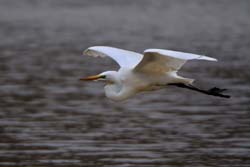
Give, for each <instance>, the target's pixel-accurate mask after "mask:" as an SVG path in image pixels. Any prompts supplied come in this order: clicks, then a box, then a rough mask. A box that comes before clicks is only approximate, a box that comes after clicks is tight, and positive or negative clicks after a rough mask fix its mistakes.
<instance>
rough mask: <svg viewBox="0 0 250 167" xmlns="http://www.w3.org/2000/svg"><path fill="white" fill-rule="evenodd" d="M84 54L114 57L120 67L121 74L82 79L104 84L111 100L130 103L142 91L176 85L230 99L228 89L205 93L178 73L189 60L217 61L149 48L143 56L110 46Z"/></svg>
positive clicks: (96, 47) (114, 73) (89, 50)
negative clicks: (226, 93) (127, 100)
mask: <svg viewBox="0 0 250 167" xmlns="http://www.w3.org/2000/svg"><path fill="white" fill-rule="evenodd" d="M83 53H84V55H89V56H94V57H110V58H112V59H113V60H114V61H116V63H118V64H119V66H120V69H119V70H118V71H105V72H102V73H100V74H98V75H94V76H89V77H86V78H81V79H80V80H83V81H104V82H105V83H106V85H105V87H104V89H105V94H106V96H107V97H108V98H110V99H112V100H115V101H122V100H126V99H128V98H130V97H132V96H133V95H135V94H137V93H139V92H142V91H153V90H158V89H162V88H165V87H166V86H176V87H180V88H187V89H191V90H194V91H198V92H201V93H204V94H207V95H213V96H218V97H223V98H229V97H230V96H229V95H224V94H222V92H224V91H225V90H226V89H220V88H217V87H214V88H211V89H209V90H203V89H200V88H197V87H195V86H194V85H193V81H194V79H190V78H184V77H181V76H179V75H178V74H177V72H178V70H179V69H180V68H181V67H182V66H183V65H184V64H185V63H186V61H188V60H196V59H197V60H208V61H217V60H216V59H215V58H212V57H208V56H203V55H197V54H192V53H184V52H178V51H172V50H164V49H147V50H145V51H144V52H143V54H140V53H136V52H133V51H128V50H124V49H118V48H114V47H108V46H92V47H89V48H87V49H86V50H85V51H84V52H83Z"/></svg>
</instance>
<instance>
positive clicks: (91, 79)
mask: <svg viewBox="0 0 250 167" xmlns="http://www.w3.org/2000/svg"><path fill="white" fill-rule="evenodd" d="M102 77H103V76H102V75H93V76H89V77H86V78H80V80H81V81H95V80H98V79H100V78H102Z"/></svg>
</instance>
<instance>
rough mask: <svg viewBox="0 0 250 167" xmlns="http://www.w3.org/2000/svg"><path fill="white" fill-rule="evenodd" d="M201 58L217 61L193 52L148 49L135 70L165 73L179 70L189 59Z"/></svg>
mask: <svg viewBox="0 0 250 167" xmlns="http://www.w3.org/2000/svg"><path fill="white" fill-rule="evenodd" d="M193 59H200V60H209V61H217V60H216V59H215V58H212V57H207V56H203V55H197V54H192V53H184V52H177V51H172V50H163V49H147V50H145V51H144V57H143V59H142V61H141V62H140V63H139V64H138V65H137V66H136V67H135V69H134V71H138V72H145V73H165V72H170V71H177V70H179V69H180V68H181V66H183V65H184V64H185V62H186V61H187V60H193Z"/></svg>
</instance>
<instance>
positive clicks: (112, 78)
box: [80, 71, 118, 84]
mask: <svg viewBox="0 0 250 167" xmlns="http://www.w3.org/2000/svg"><path fill="white" fill-rule="evenodd" d="M80 80H82V81H106V82H107V83H108V84H113V83H115V82H117V80H118V78H117V72H116V71H105V72H102V73H100V74H98V75H92V76H89V77H86V78H81V79H80Z"/></svg>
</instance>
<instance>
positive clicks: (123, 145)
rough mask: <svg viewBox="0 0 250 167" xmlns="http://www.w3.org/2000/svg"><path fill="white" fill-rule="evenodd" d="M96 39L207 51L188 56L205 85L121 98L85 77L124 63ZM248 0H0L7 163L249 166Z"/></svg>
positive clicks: (15, 166) (1, 117)
mask: <svg viewBox="0 0 250 167" xmlns="http://www.w3.org/2000/svg"><path fill="white" fill-rule="evenodd" d="M92 45H109V46H115V47H120V48H125V49H130V50H134V51H138V52H141V51H143V50H144V49H146V48H152V47H153V48H166V49H175V50H181V51H187V52H194V53H197V54H206V55H208V56H211V57H215V58H218V59H219V62H218V63H214V62H205V61H194V62H190V63H187V64H186V65H185V67H184V68H183V72H182V74H183V75H184V76H187V77H191V78H192V77H193V78H196V79H197V80H196V84H197V85H199V86H200V87H206V88H208V87H212V86H220V87H223V88H228V89H229V92H228V93H229V94H231V95H232V98H231V99H221V98H216V97H210V96H206V95H202V94H199V93H195V92H191V91H188V90H180V89H175V88H169V89H166V90H160V91H157V92H152V93H145V94H139V95H137V96H136V97H134V98H132V99H130V100H128V101H126V102H121V103H114V102H112V101H110V100H108V99H107V98H105V97H104V93H103V85H102V84H101V83H82V82H80V81H79V80H78V79H79V78H80V77H82V76H86V75H89V74H96V73H99V72H102V71H104V70H108V69H110V67H112V69H116V68H117V66H116V65H115V63H114V62H112V61H111V60H109V59H95V58H90V57H84V56H82V55H81V53H82V51H83V50H84V49H85V48H87V47H89V46H92ZM249 48H250V2H249V1H247V0H245V1H244V0H238V1H234V0H227V1H226V0H225V1H224V0H221V1H213V0H211V1H198V0H197V1H184V0H183V1H175V0H172V1H165V0H161V1H160V0H159V1H150V0H144V1H142V0H141V1H139V0H138V1H132V0H131V1H123V0H113V1H109V0H105V1H97V0H93V1H82V0H75V1H70V0H53V1H50V0H43V1H38V0H37V1H35V0H33V1H28V0H23V1H14V0H8V1H7V0H1V1H0V83H1V84H0V94H1V97H0V106H1V110H0V135H1V136H0V166H4V167H8V166H11V167H19V166H20V167H21V166H22V167H23V166H29V167H42V166H43V167H45V166H46V167H48V166H71V167H75V166H88V167H97V166H98V167H99V166H105V167H111V166H119V167H120V166H121V167H134V166H141V167H149V166H150V167H151V166H152V167H155V166H162V167H163V166H164V167H165V166H169V167H182V166H190V167H201V166H202V167H203V166H205V167H211V166H217V167H218V166H219V167H220V166H225V167H228V166H233V167H236V166H237V167H248V166H249V164H250V84H249V82H250V72H249V70H250V67H249V62H250V55H249V51H250V49H249Z"/></svg>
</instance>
